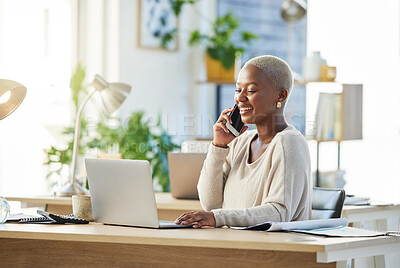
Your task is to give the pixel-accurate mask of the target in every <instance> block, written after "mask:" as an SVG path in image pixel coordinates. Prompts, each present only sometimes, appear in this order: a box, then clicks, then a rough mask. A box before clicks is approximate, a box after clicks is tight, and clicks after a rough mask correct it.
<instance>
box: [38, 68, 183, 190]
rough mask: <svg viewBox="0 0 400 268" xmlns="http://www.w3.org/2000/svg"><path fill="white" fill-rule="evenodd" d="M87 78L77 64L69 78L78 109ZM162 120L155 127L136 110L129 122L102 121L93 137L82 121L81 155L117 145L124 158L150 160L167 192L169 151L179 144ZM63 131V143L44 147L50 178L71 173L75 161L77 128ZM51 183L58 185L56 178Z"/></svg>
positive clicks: (153, 172)
mask: <svg viewBox="0 0 400 268" xmlns="http://www.w3.org/2000/svg"><path fill="white" fill-rule="evenodd" d="M84 79H85V69H84V67H83V66H82V65H81V64H78V66H77V67H76V69H75V71H74V73H73V75H72V78H71V81H70V87H71V92H72V100H73V102H74V105H75V108H76V109H77V107H78V105H79V95H82V94H81V93H84V92H85V91H86V88H85V87H84V84H83V81H84ZM160 121H161V120H160V117H159V118H158V121H157V124H156V125H155V126H153V124H150V122H149V121H148V120H146V119H145V117H144V112H142V111H137V112H134V113H132V114H131V116H130V117H129V119H128V120H127V124H125V125H124V124H122V122H121V121H120V122H119V124H118V127H116V128H113V127H109V126H108V125H107V124H105V123H103V122H100V123H99V124H98V126H97V129H96V132H97V133H96V134H95V135H94V137H93V136H92V135H89V133H88V131H87V127H86V126H87V122H86V120H82V121H81V124H82V131H81V133H80V135H81V137H83V136H84V137H85V138H84V139H82V138H81V139H79V141H80V142H79V143H80V144H79V154H80V155H83V154H84V153H85V148H98V149H100V151H103V152H107V150H108V148H109V147H111V146H114V145H117V146H118V149H119V153H120V154H121V155H122V157H123V158H125V159H142V160H148V161H149V162H150V165H151V169H152V175H153V179H155V178H157V180H158V183H159V185H160V186H161V188H162V191H164V192H167V191H169V177H168V162H167V154H168V152H169V151H172V150H173V149H175V148H179V146H178V145H177V144H175V143H174V142H173V141H172V137H171V136H170V135H169V134H168V133H167V132H166V131H165V130H164V129H163V128H162V127H161V122H160ZM85 130H86V131H85ZM62 134H63V135H64V137H65V142H64V143H63V144H59V145H57V146H51V147H50V148H49V149H45V150H44V152H45V154H46V159H45V162H44V163H43V165H45V166H47V167H48V174H47V176H46V177H47V178H50V177H53V176H54V177H62V176H66V177H68V176H69V174H63V173H68V172H69V164H70V163H71V161H72V147H73V135H74V127H73V126H70V127H65V128H64V130H63V131H62ZM51 183H52V184H56V182H54V181H52V182H51Z"/></svg>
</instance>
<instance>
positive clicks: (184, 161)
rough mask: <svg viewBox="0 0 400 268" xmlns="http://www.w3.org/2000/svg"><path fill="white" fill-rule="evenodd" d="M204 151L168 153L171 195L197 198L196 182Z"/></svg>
mask: <svg viewBox="0 0 400 268" xmlns="http://www.w3.org/2000/svg"><path fill="white" fill-rule="evenodd" d="M206 156H207V154H206V153H175V152H169V153H168V167H169V181H170V185H171V195H172V196H173V197H175V198H181V199H199V195H198V193H197V182H198V181H199V177H200V172H201V169H202V168H203V163H204V160H205V159H206Z"/></svg>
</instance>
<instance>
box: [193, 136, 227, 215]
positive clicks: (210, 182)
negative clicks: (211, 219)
mask: <svg viewBox="0 0 400 268" xmlns="http://www.w3.org/2000/svg"><path fill="white" fill-rule="evenodd" d="M229 151H230V148H229V147H228V148H220V147H217V146H214V145H213V144H211V145H210V148H209V151H208V153H207V157H206V160H205V161H204V164H203V168H202V170H201V173H200V178H199V182H198V184H197V191H198V193H199V199H200V203H201V206H202V207H203V209H204V210H206V211H210V210H211V209H216V208H221V207H222V202H223V195H224V185H225V181H226V178H227V176H228V174H229V171H230V161H229V160H228V154H229Z"/></svg>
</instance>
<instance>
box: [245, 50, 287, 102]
mask: <svg viewBox="0 0 400 268" xmlns="http://www.w3.org/2000/svg"><path fill="white" fill-rule="evenodd" d="M246 64H251V65H253V66H255V67H257V68H259V69H261V70H262V71H263V72H264V73H265V74H266V75H267V77H268V78H269V79H271V80H272V82H273V83H274V85H275V87H276V89H277V90H280V89H287V91H288V93H289V95H290V92H292V89H293V74H292V69H291V68H290V66H289V64H287V63H286V61H284V60H282V59H280V58H278V57H275V56H271V55H264V56H259V57H255V58H252V59H250V60H249V61H248V62H246Z"/></svg>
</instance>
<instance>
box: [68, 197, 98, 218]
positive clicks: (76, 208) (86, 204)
mask: <svg viewBox="0 0 400 268" xmlns="http://www.w3.org/2000/svg"><path fill="white" fill-rule="evenodd" d="M72 211H73V213H74V216H75V217H77V218H82V219H85V220H88V221H93V213H92V203H91V200H90V195H73V196H72Z"/></svg>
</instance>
